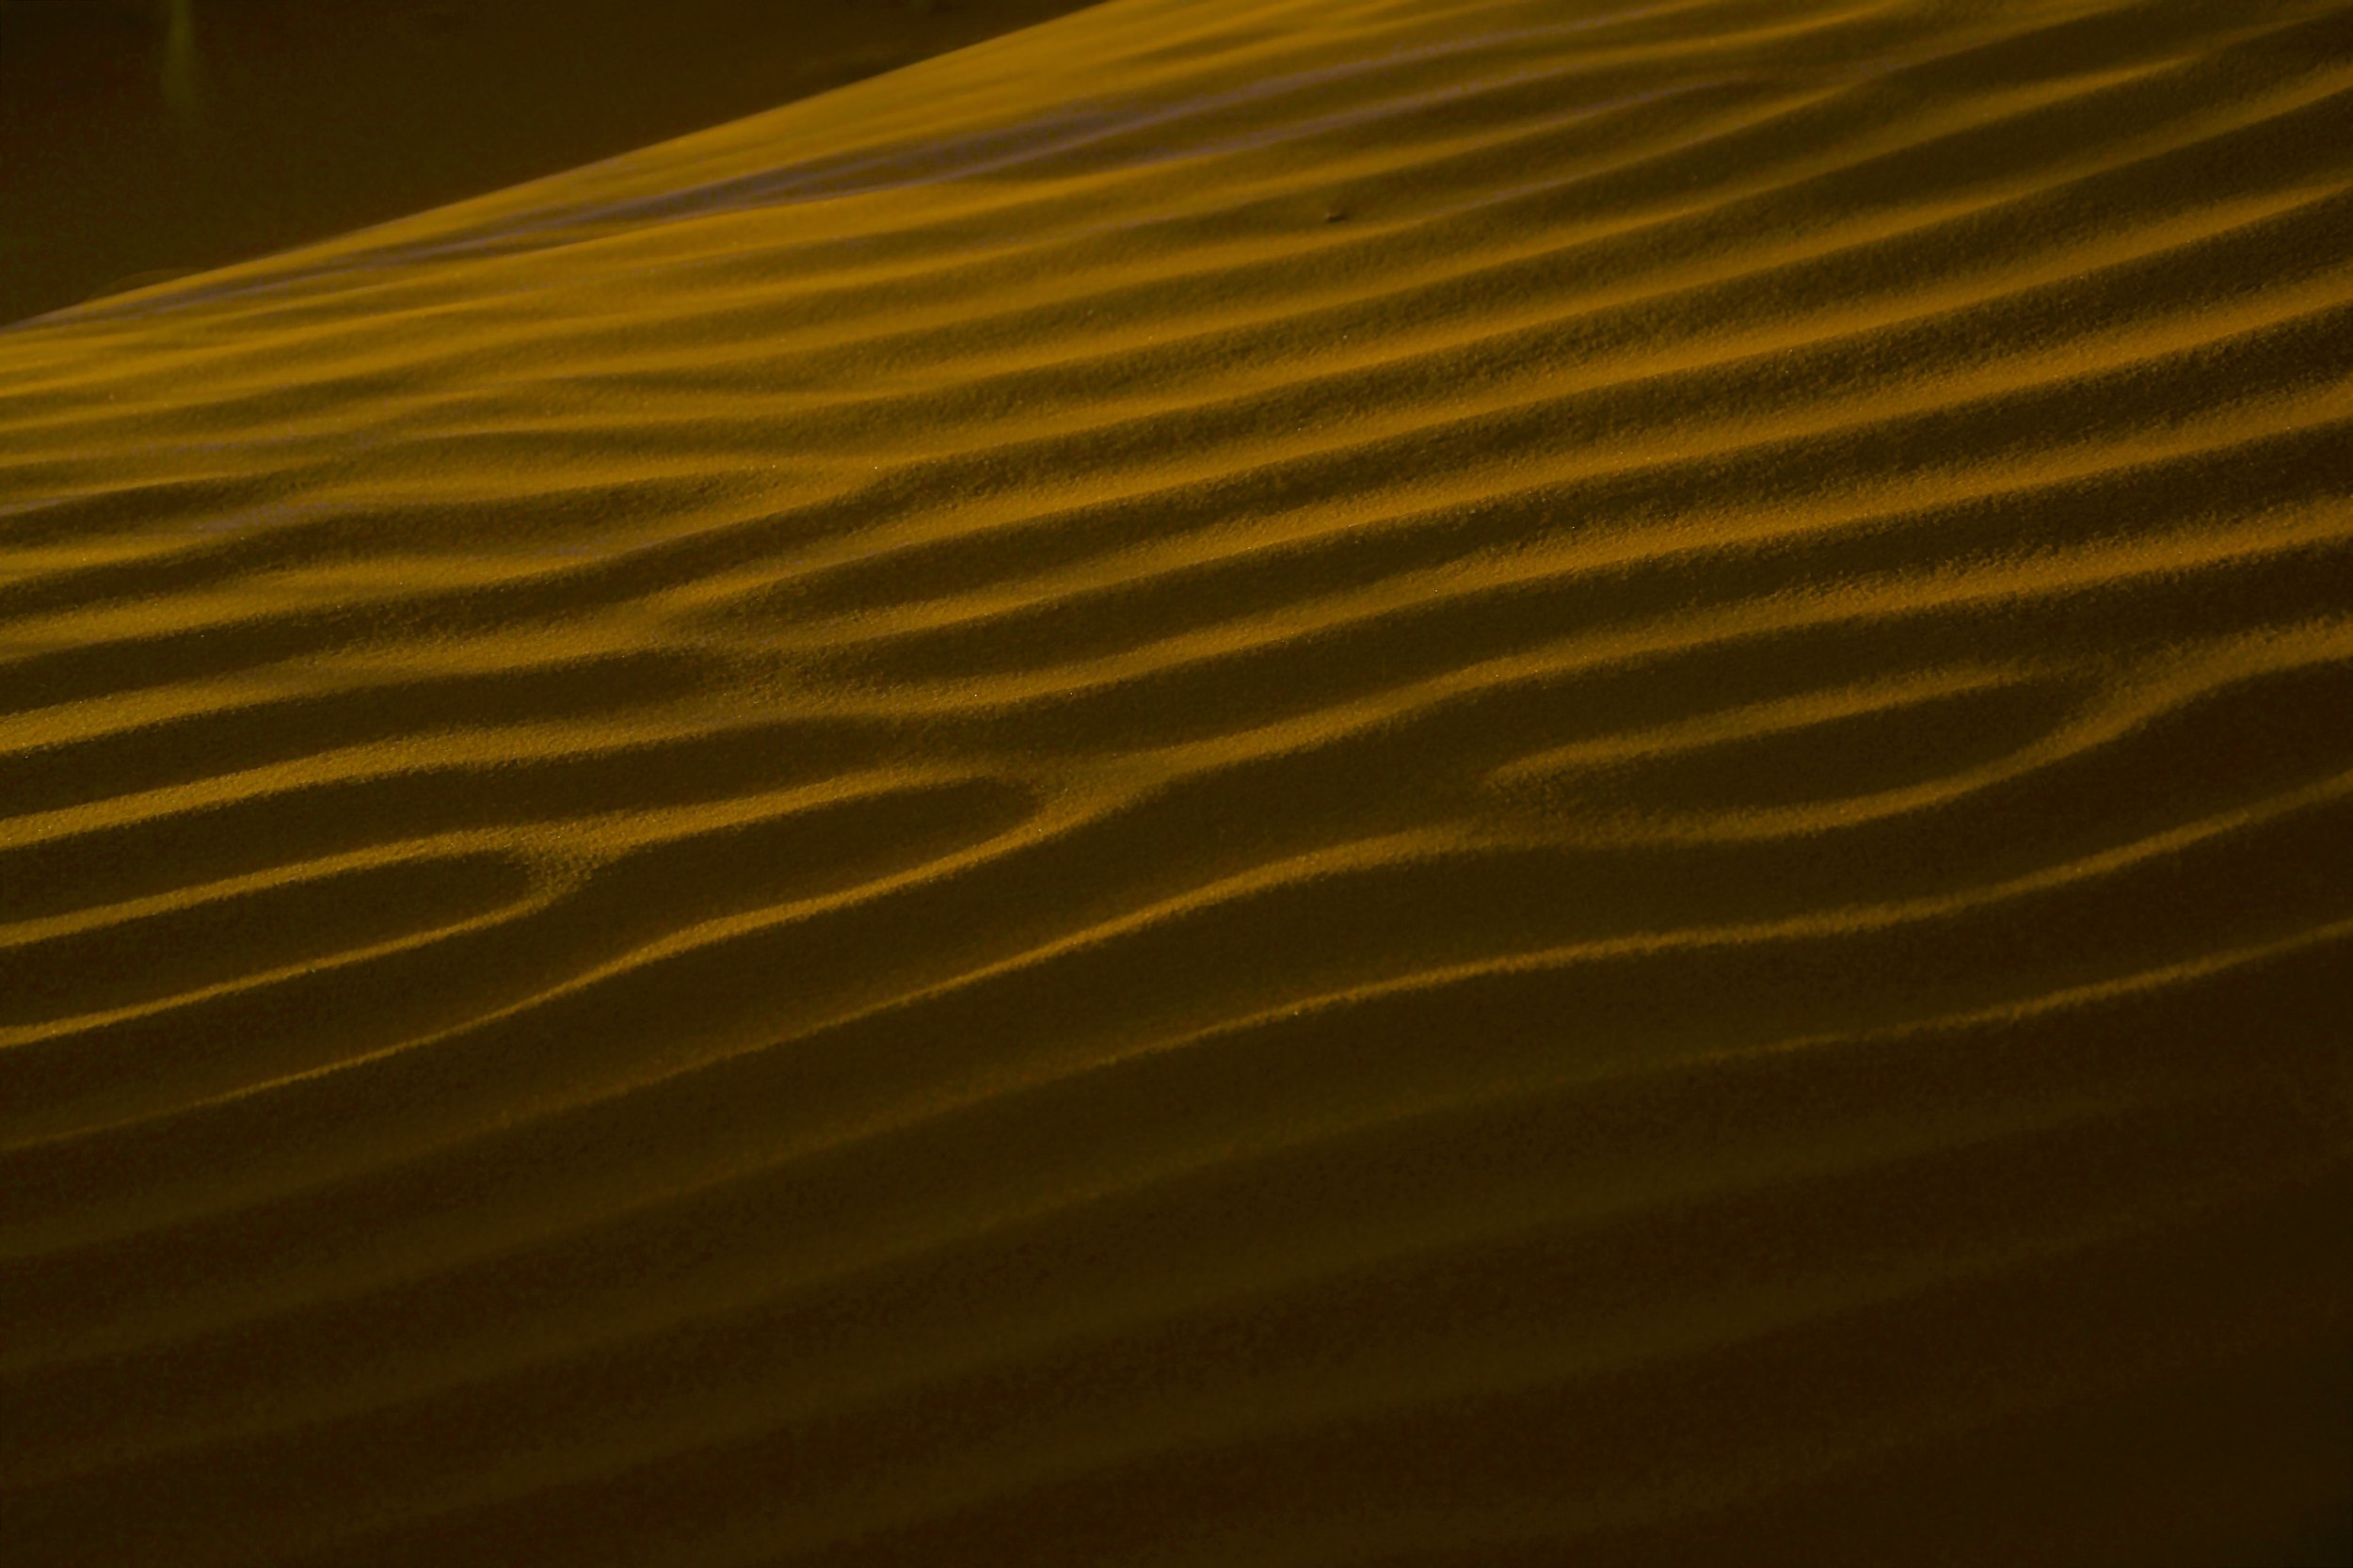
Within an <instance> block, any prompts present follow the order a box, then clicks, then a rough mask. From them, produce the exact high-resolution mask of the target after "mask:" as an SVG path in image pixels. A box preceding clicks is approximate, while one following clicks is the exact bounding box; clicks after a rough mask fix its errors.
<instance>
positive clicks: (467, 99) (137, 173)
mask: <svg viewBox="0 0 2353 1568" xmlns="http://www.w3.org/2000/svg"><path fill="white" fill-rule="evenodd" d="M1085 3H1087V0H0V322H8V321H14V320H18V319H20V318H22V317H24V316H29V315H34V314H37V313H40V312H44V311H50V310H56V309H57V308H59V307H61V306H65V305H71V304H74V303H77V302H79V301H81V300H84V299H88V298H90V297H93V296H97V295H100V294H105V293H113V292H116V291H118V290H120V289H121V288H125V287H131V286H136V285H137V284H139V283H146V282H155V281H159V280H162V279H163V278H166V277H169V276H172V275H175V274H178V273H182V272H195V271H202V270H204V269H206V268H209V267H215V266H219V265H223V264H227V263H230V262H235V261H242V260H245V259H248V258H249V257H253V256H259V255H264V254H267V253H268V252H270V251H273V250H279V249H283V248H286V247H288V246H293V245H298V244H301V243H304V242H306V241H309V240H313V239H321V238H324V237H326V236H328V235H330V234H334V233H339V232H344V231H346V230H350V229H354V228H359V227H361V226H363V225H366V224H370V223H377V222H382V221H384V220H386V219H389V218H394V217H398V216H402V215H404V214H407V213H411V212H417V211H421V210H423V209H424V208H427V207H432V206H438V205H440V204H441V203H442V202H446V201H453V200H458V199H460V198H463V197H468V196H474V195H479V194H481V193H482V192H485V191H490V190H496V189H499V188H500V187H502V186H504V185H510V184H516V183H517V182H519V181H522V180H528V179H533V178H536V177H537V176H539V175H542V174H552V173H554V172H556V171H558V170H560V169H564V168H572V167H574V166H576V165H579V164H583V163H588V162H592V161H594V160H596V159H598V158H603V157H610V156H611V155H613V154H615V153H616V152H627V151H629V150H630V149H632V148H633V147H640V146H644V145H645V144H647V143H648V142H654V141H660V140H664V139H665V138H667V137H670V136H680V135H683V134H684V133H686V132H689V131H694V130H699V129H701V128H702V127H704V126H706V125H715V124H718V123H721V122H723V121H726V120H734V119H738V118H740V117H742V116H744V115H747V114H754V113H757V112H759V111H760V110H761V109H766V108H772V107H774V106H776V104H782V103H786V102H789V101H791V100H792V99H795V98H801V97H806V96H808V94H811V93H815V92H822V91H824V90H825V89H826V88H834V87H839V86H841V85H842V84H843V83H846V82H850V81H855V80H856V79H857V78H859V77H863V76H870V75H873V74H875V73H877V72H884V71H888V70H892V69H894V68H896V67H898V66H901V65H904V64H906V63H908V62H909V61H912V60H916V59H920V58H922V57H924V56H928V55H934V54H937V53H940V52H942V51H944V50H948V49H953V48H958V47H961V46H962V45H964V44H967V43H971V42H975V41H978V40H981V39H984V38H986V37H989V36H991V35H993V34H996V33H999V32H1003V31H1007V30H1009V29H1011V28H1014V27H1019V26H1026V25H1028V24H1032V23H1035V22H1040V21H1043V20H1045V19H1047V18H1048V17H1051V16H1055V15H1059V14H1061V13H1063V12H1065V11H1071V10H1076V9H1078V8H1080V6H1081V5H1082V4H1085ZM175 8H176V9H177V10H178V16H177V17H176V18H175V15H174V12H175ZM175 40H177V42H176V44H175Z"/></svg>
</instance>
